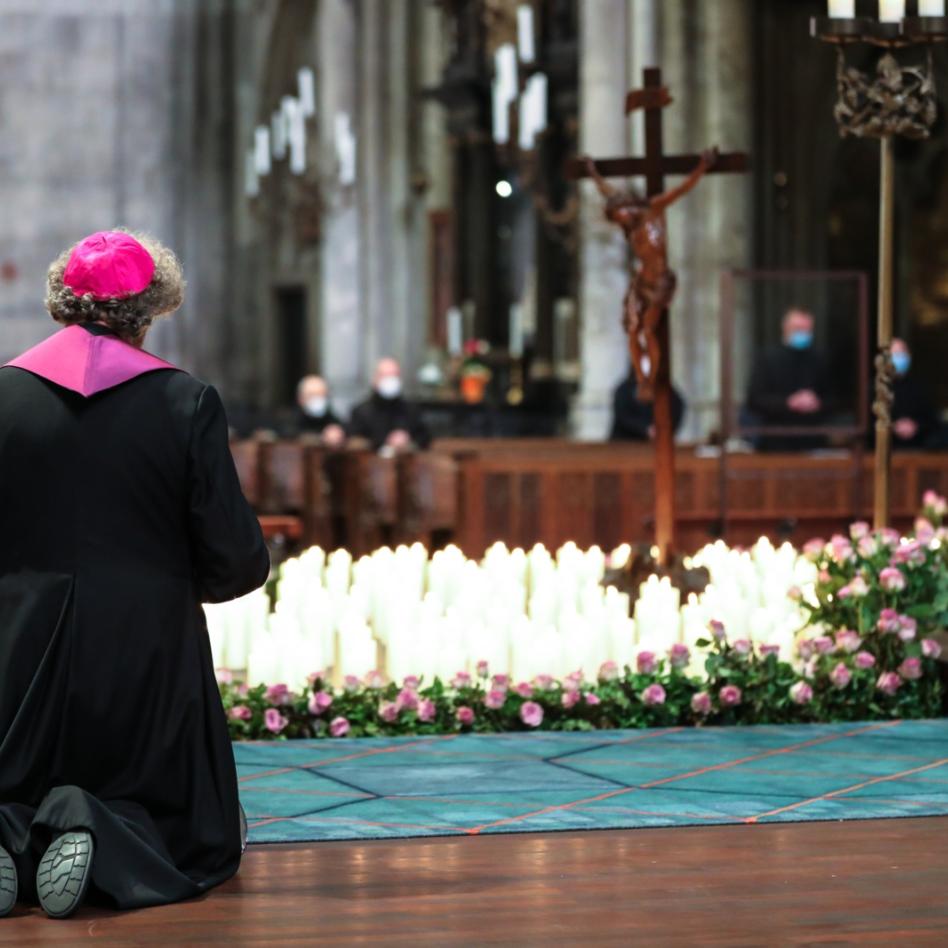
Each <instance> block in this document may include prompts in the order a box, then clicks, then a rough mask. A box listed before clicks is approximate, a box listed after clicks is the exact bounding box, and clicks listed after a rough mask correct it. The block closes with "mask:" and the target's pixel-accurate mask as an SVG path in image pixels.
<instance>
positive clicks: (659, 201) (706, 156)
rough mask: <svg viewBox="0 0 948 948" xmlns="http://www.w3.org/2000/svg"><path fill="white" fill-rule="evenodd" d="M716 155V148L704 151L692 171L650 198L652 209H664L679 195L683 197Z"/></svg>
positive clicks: (711, 163)
mask: <svg viewBox="0 0 948 948" xmlns="http://www.w3.org/2000/svg"><path fill="white" fill-rule="evenodd" d="M717 157H718V150H717V149H716V148H712V149H710V150H709V151H706V152H704V153H703V154H702V155H701V158H700V159H699V161H698V164H697V165H696V167H695V169H694V171H692V172H691V174H690V175H688V177H687V178H685V180H684V181H682V183H681V184H679V185H678V187H677V188H672V189H671V190H670V191H666V192H665V193H664V194H659V195H656V196H655V197H653V198H652V200H651V207H652V210H654V211H664V210H665V208H666V207H669V206H671V205H672V204H674V203H675V201H677V200H678V199H679V198H680V197H684V196H685V195H686V194H687V193H688V192H689V191H690V190H691V189H692V188H693V187H694V186H695V185H696V184H697V183H698V182H699V181H700V180H701V179H702V178H703V177H704V175H705V172H707V171H708V169H709V168H712V167H713V166H714V163H715V161H716V160H717Z"/></svg>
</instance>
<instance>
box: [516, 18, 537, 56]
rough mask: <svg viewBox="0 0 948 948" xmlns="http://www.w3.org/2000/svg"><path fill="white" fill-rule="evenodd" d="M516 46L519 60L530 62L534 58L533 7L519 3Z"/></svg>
mask: <svg viewBox="0 0 948 948" xmlns="http://www.w3.org/2000/svg"><path fill="white" fill-rule="evenodd" d="M517 48H518V51H519V53H520V61H521V62H524V63H532V62H533V60H534V59H535V58H536V34H535V33H534V30H533V7H532V6H530V4H528V3H521V4H520V6H518V7H517Z"/></svg>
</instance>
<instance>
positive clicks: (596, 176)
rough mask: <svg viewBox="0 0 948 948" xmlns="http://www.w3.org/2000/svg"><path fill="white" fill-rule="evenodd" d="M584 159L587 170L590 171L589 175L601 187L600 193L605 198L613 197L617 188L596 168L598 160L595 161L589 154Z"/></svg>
mask: <svg viewBox="0 0 948 948" xmlns="http://www.w3.org/2000/svg"><path fill="white" fill-rule="evenodd" d="M584 161H585V164H586V171H587V172H588V173H589V177H590V178H592V180H593V183H594V184H595V185H596V187H597V188H598V189H599V193H600V194H601V195H602V196H603V197H604V198H611V197H613V196H614V195H615V193H616V189H615V188H614V187H613V186H612V185H611V184H609V182H608V181H606V179H605V178H604V177H603V176H602V175H601V174H600V173H599V171H598V169H597V168H596V162H595V161H593V160H592V158H590V157H589V156H588V155H587V156H586V158H585V159H584Z"/></svg>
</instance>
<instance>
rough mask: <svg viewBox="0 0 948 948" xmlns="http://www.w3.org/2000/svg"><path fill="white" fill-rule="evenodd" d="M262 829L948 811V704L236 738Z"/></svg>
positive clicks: (589, 824) (534, 826) (637, 822)
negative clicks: (900, 712)
mask: <svg viewBox="0 0 948 948" xmlns="http://www.w3.org/2000/svg"><path fill="white" fill-rule="evenodd" d="M234 753H235V756H236V760H237V769H238V775H239V778H240V793H241V799H242V802H243V805H244V808H245V810H246V812H247V819H248V822H249V825H250V841H251V843H274V842H294V841H304V840H332V839H368V838H388V839H391V838H397V837H410V836H445V835H478V834H480V833H510V832H521V833H525V832H539V831H552V830H583V829H589V830H598V829H629V828H635V827H655V826H686V825H708V824H713V823H718V824H725V823H758V822H759V823H770V822H783V821H800V820H856V819H873V818H884V817H905V816H937V815H941V814H945V813H948V720H931V721H895V722H893V721H886V722H874V723H866V724H813V725H786V726H764V727H729V728H675V729H656V730H647V731H595V732H592V733H567V734H561V733H556V732H541V733H530V734H497V735H448V736H444V737H424V738H418V737H411V738H378V739H361V740H322V741H282V742H260V743H238V744H235V745H234Z"/></svg>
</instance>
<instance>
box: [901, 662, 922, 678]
mask: <svg viewBox="0 0 948 948" xmlns="http://www.w3.org/2000/svg"><path fill="white" fill-rule="evenodd" d="M899 674H900V675H901V676H902V677H903V678H904V679H905V680H906V681H916V680H917V679H919V678H921V677H922V660H921V659H920V658H907V659H905V661H904V662H902V664H901V665H899Z"/></svg>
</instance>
